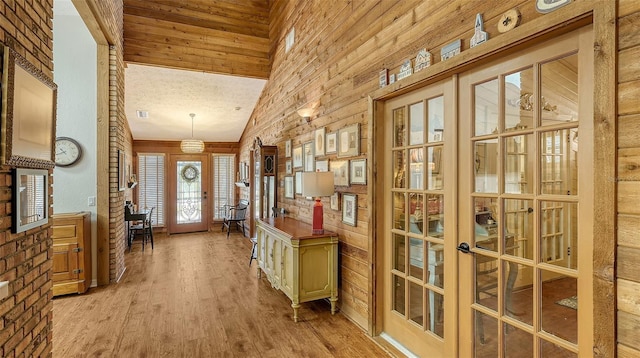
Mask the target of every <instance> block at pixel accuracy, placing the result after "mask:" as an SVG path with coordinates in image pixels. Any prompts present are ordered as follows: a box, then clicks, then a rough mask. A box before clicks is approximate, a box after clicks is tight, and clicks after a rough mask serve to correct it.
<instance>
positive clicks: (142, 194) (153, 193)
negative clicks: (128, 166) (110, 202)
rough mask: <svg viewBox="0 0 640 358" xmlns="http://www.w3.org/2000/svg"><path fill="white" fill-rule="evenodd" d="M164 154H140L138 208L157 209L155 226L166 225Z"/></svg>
mask: <svg viewBox="0 0 640 358" xmlns="http://www.w3.org/2000/svg"><path fill="white" fill-rule="evenodd" d="M164 163H165V157H164V154H153V153H139V154H138V208H155V209H154V210H153V216H152V218H151V220H153V223H154V225H155V226H164V225H165V219H164V217H165V212H164V206H165V200H164V199H165V197H164V193H165V191H164V186H165V176H164V175H165V172H164V165H165V164H164Z"/></svg>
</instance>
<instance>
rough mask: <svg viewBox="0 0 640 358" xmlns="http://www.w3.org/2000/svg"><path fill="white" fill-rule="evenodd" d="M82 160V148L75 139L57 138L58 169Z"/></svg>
mask: <svg viewBox="0 0 640 358" xmlns="http://www.w3.org/2000/svg"><path fill="white" fill-rule="evenodd" d="M80 158H82V147H81V146H80V143H78V142H77V141H76V140H75V139H72V138H69V137H58V138H56V145H55V163H56V166H57V167H68V166H71V165H74V164H75V163H77V162H78V161H79V160H80Z"/></svg>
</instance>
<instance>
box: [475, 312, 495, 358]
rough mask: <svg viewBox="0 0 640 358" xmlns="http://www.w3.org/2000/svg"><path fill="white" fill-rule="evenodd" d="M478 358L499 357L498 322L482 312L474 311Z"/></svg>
mask: <svg viewBox="0 0 640 358" xmlns="http://www.w3.org/2000/svg"><path fill="white" fill-rule="evenodd" d="M474 315H475V317H474V318H475V323H476V325H475V340H474V353H475V357H476V358H495V357H498V356H499V355H498V321H497V320H496V319H495V318H493V317H491V316H488V315H486V314H484V313H482V312H479V311H474Z"/></svg>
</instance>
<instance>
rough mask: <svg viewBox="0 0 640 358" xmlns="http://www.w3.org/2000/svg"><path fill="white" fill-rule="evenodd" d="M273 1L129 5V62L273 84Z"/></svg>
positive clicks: (129, 0) (132, 1)
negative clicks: (271, 50) (239, 77)
mask: <svg viewBox="0 0 640 358" xmlns="http://www.w3.org/2000/svg"><path fill="white" fill-rule="evenodd" d="M269 50H270V42H269V1H268V0H154V1H148V0H124V61H125V62H126V63H137V64H145V65H154V66H162V67H170V68H178V69H188V70H197V71H204V72H210V73H218V74H226V75H234V76H243V77H252V78H261V79H268V78H269V73H270V72H271V63H270V60H269Z"/></svg>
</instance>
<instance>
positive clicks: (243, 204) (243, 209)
mask: <svg viewBox="0 0 640 358" xmlns="http://www.w3.org/2000/svg"><path fill="white" fill-rule="evenodd" d="M248 207H249V201H248V200H245V199H242V200H240V202H239V203H238V205H235V206H229V207H228V208H227V214H226V215H225V217H224V219H223V221H222V230H223V231H224V229H225V228H227V239H228V238H229V233H231V224H233V223H235V224H236V228H237V229H238V230H242V236H245V234H244V221H245V220H246V216H247V211H248Z"/></svg>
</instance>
